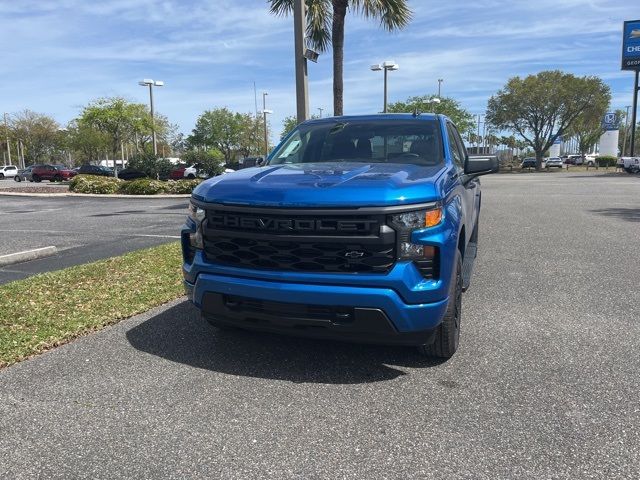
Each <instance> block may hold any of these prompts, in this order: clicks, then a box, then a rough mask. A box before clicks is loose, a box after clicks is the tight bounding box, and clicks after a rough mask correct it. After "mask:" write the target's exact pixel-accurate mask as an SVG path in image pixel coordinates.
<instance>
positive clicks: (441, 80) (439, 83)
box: [438, 78, 444, 98]
mask: <svg viewBox="0 0 640 480" xmlns="http://www.w3.org/2000/svg"><path fill="white" fill-rule="evenodd" d="M442 82H444V80H443V79H442V78H439V79H438V98H440V86H441V85H442Z"/></svg>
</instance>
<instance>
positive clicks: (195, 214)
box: [189, 202, 205, 226]
mask: <svg viewBox="0 0 640 480" xmlns="http://www.w3.org/2000/svg"><path fill="white" fill-rule="evenodd" d="M189 216H190V217H191V219H192V220H193V221H194V222H196V225H198V226H199V225H200V224H201V223H202V220H204V217H205V212H204V210H203V209H202V208H200V207H199V206H197V205H194V204H193V203H191V202H189Z"/></svg>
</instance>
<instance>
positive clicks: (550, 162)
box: [545, 157, 562, 168]
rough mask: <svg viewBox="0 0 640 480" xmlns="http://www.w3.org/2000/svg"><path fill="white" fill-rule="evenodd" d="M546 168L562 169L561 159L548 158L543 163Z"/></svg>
mask: <svg viewBox="0 0 640 480" xmlns="http://www.w3.org/2000/svg"><path fill="white" fill-rule="evenodd" d="M545 165H546V167H547V168H551V167H557V168H562V159H561V158H560V157H549V158H547V161H546V162H545Z"/></svg>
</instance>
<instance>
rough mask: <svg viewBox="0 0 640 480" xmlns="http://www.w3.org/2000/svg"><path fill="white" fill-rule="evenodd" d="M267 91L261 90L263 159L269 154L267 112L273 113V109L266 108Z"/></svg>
mask: <svg viewBox="0 0 640 480" xmlns="http://www.w3.org/2000/svg"><path fill="white" fill-rule="evenodd" d="M267 95H269V94H268V93H267V92H262V121H263V123H264V159H265V160H266V159H267V156H268V155H269V132H268V130H267V113H273V110H267Z"/></svg>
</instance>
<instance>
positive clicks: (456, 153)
mask: <svg viewBox="0 0 640 480" xmlns="http://www.w3.org/2000/svg"><path fill="white" fill-rule="evenodd" d="M447 136H448V140H449V150H450V152H449V153H450V155H451V159H452V161H453V165H454V168H455V170H454V171H453V172H451V173H450V176H451V177H455V180H456V182H457V184H458V185H459V186H460V192H461V193H460V195H461V197H462V198H461V200H462V204H463V207H462V218H463V221H464V225H465V236H466V238H465V239H464V242H465V245H466V243H467V241H468V240H469V238H470V236H471V232H472V231H473V228H474V227H475V222H476V215H477V210H478V206H479V202H480V197H479V195H480V189H479V188H478V187H479V185H478V179H477V178H473V179H471V180H470V181H468V182H463V179H464V162H465V159H466V157H467V150H466V148H465V146H464V143H463V142H462V138H460V134H459V133H458V130H457V129H456V127H455V126H454V125H453V124H452V123H450V122H447Z"/></svg>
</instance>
